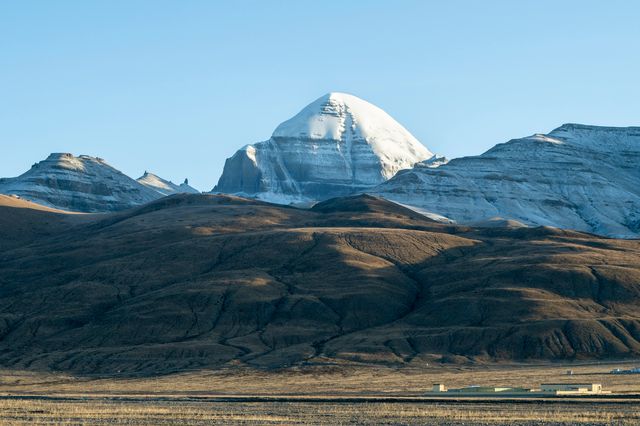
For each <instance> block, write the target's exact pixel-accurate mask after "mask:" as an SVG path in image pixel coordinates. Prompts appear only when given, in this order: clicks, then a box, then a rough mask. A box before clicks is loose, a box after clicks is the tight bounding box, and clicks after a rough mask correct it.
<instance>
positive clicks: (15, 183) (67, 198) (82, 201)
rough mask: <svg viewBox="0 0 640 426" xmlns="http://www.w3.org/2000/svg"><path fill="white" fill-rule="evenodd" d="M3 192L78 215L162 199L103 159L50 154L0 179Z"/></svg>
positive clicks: (159, 195)
mask: <svg viewBox="0 0 640 426" xmlns="http://www.w3.org/2000/svg"><path fill="white" fill-rule="evenodd" d="M0 193H1V194H7V195H18V196H20V197H21V198H24V199H25V200H28V201H32V202H35V203H38V204H42V205H45V206H50V207H55V208H59V209H63V210H71V211H78V212H105V211H115V210H122V209H126V208H130V207H132V206H137V205H140V204H144V203H147V202H149V201H153V200H155V199H157V198H160V197H161V196H162V195H161V194H160V193H159V192H157V191H155V190H153V189H150V188H148V187H146V186H144V185H141V184H139V183H138V182H136V181H135V180H134V179H131V178H130V177H128V176H127V175H125V174H124V173H122V172H120V171H119V170H116V169H114V168H113V167H111V166H110V165H109V164H107V163H106V162H105V161H104V160H103V159H101V158H96V157H90V156H88V155H81V156H79V157H75V156H73V155H72V154H67V153H54V154H51V155H49V157H47V159H46V160H43V161H40V162H38V163H36V164H34V165H33V166H32V167H31V169H30V170H28V171H27V172H25V173H23V174H22V175H20V176H18V177H15V178H4V179H0Z"/></svg>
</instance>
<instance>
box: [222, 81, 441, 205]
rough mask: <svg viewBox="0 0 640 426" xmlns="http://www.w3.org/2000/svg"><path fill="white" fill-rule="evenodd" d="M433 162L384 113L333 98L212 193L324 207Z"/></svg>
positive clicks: (241, 159)
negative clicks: (315, 202)
mask: <svg viewBox="0 0 640 426" xmlns="http://www.w3.org/2000/svg"><path fill="white" fill-rule="evenodd" d="M432 156H433V154H431V153H430V152H429V151H428V150H427V149H426V148H425V147H424V146H423V145H422V144H420V142H418V140H416V139H415V138H414V137H413V136H412V135H411V134H410V133H409V132H408V131H407V130H406V129H405V128H404V127H402V126H401V125H400V124H399V123H398V122H396V121H395V120H394V119H393V118H391V117H390V116H389V115H388V114H387V113H385V112H384V111H382V110H381V109H380V108H378V107H376V106H374V105H371V104H370V103H368V102H365V101H363V100H362V99H359V98H357V97H355V96H352V95H347V94H344V93H329V94H327V95H325V96H322V97H321V98H319V99H317V100H316V101H314V102H312V103H311V104H309V105H308V106H307V107H305V108H304V109H303V110H302V111H300V112H299V113H298V114H297V115H296V116H294V117H293V118H291V119H290V120H287V121H285V122H284V123H282V124H280V125H279V126H278V127H277V128H276V130H275V131H274V132H273V135H272V136H271V138H270V139H269V140H268V141H266V142H260V143H257V144H253V145H247V146H245V147H243V148H242V149H240V150H239V151H238V152H236V153H235V154H234V155H233V156H232V157H231V158H229V159H228V160H227V161H226V163H225V167H224V171H223V173H222V176H221V177H220V180H219V182H218V184H217V185H216V187H215V188H214V189H213V191H215V192H225V193H237V194H245V195H251V196H257V197H258V198H261V199H266V200H272V201H277V202H284V203H287V202H289V201H308V200H323V199H327V198H331V197H334V196H339V195H347V194H350V193H352V192H354V191H357V190H362V189H365V188H369V187H371V186H374V185H377V184H379V183H381V182H384V181H385V180H387V179H389V178H390V177H392V176H393V175H394V174H395V173H396V172H397V171H398V170H401V169H406V168H409V167H411V166H412V165H413V164H415V163H417V162H419V161H422V160H425V159H427V158H430V157H432Z"/></svg>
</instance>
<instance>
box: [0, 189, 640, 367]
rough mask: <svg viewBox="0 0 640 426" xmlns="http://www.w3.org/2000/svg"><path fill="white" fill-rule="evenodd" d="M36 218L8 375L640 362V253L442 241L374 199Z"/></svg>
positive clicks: (500, 235)
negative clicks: (452, 362) (447, 362)
mask: <svg viewBox="0 0 640 426" xmlns="http://www.w3.org/2000/svg"><path fill="white" fill-rule="evenodd" d="M18 207H19V208H18ZM28 208H29V206H28V205H24V204H22V205H16V201H15V199H10V198H8V197H4V198H2V197H0V290H1V291H0V367H2V368H12V369H25V368H28V369H42V370H45V371H48V370H50V369H55V370H58V371H61V370H62V371H72V372H78V373H110V372H116V371H123V372H128V373H168V372H173V371H176V370H182V369H197V368H215V367H220V366H225V365H227V366H237V365H252V366H260V367H283V366H291V365H300V364H304V363H316V364H317V363H319V364H322V363H328V364H329V365H335V364H336V363H339V364H345V363H347V362H349V361H355V362H358V363H360V364H361V363H383V364H386V365H398V366H399V365H406V364H414V365H416V366H424V364H425V362H429V363H431V362H438V361H439V360H441V359H442V358H443V357H444V359H463V360H465V361H468V360H471V361H473V360H480V361H491V360H540V359H544V360H549V359H556V360H558V359H565V360H567V359H569V360H574V359H585V358H591V359H602V358H607V357H608V358H612V359H621V358H625V357H628V358H634V359H637V357H638V356H640V286H639V285H638V283H640V264H639V263H638V259H639V258H640V241H634V240H615V239H608V238H601V237H597V236H593V235H589V234H582V233H578V232H573V231H562V230H558V229H552V228H526V227H512V226H507V227H500V226H498V227H487V228H482V229H473V228H470V227H465V226H460V225H450V224H441V223H437V222H434V221H431V220H428V219H426V218H424V217H422V216H420V215H419V214H417V213H415V212H413V211H411V210H408V209H405V208H403V207H401V206H398V205H397V204H394V203H391V202H388V201H386V200H384V199H379V198H374V197H369V196H359V197H349V198H343V199H337V200H328V201H326V202H323V203H319V204H318V205H316V206H315V207H314V208H312V209H309V210H304V209H294V208H290V207H286V206H278V205H273V204H268V203H264V202H261V201H258V200H255V199H253V200H248V199H242V198H237V197H232V196H221V195H217V196H216V195H191V194H179V195H173V196H169V197H164V198H162V199H160V200H157V201H154V202H152V203H149V204H147V205H145V206H141V207H137V208H135V209H131V210H127V211H124V212H117V213H110V214H106V215H77V214H64V213H61V212H59V211H48V210H46V209H38V210H33V211H30V212H28V214H27V213H25V212H23V211H22V210H24V209H28ZM16 210H20V211H19V212H16ZM18 216H19V217H20V218H21V219H20V224H19V226H20V227H22V229H25V230H29V232H14V228H15V226H16V225H15V223H16V222H15V220H14V219H15V218H16V217H18ZM3 218H8V220H3ZM176 218H180V220H176ZM45 224H46V226H45ZM7 235H10V236H12V238H13V241H12V243H11V244H9V245H4V242H5V239H6V236H7Z"/></svg>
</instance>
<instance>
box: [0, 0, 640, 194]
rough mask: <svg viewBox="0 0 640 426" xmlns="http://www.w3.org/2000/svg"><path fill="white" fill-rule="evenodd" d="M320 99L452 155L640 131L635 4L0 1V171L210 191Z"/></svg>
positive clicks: (638, 7)
mask: <svg viewBox="0 0 640 426" xmlns="http://www.w3.org/2000/svg"><path fill="white" fill-rule="evenodd" d="M330 91H342V92H348V93H352V94H354V95H357V96H359V97H361V98H363V99H366V100H368V101H370V102H372V103H374V104H376V105H378V106H379V107H381V108H382V109H384V110H386V111H387V112H388V113H389V114H391V115H392V116H393V117H394V118H396V119H397V120H398V121H399V122H400V123H402V124H403V125H404V126H405V127H406V128H407V129H409V130H410V131H411V132H412V133H413V134H414V135H415V136H416V137H417V138H418V139H419V140H421V141H422V142H423V143H424V144H425V145H426V146H427V147H428V148H429V149H430V150H431V151H434V152H437V153H439V154H444V155H446V156H448V157H451V158H452V157H458V156H463V155H474V154H480V153H482V152H483V151H485V150H486V149H488V148H490V147H491V146H493V145H494V144H496V143H499V142H504V141H506V140H508V139H511V138H515V137H521V136H526V135H529V134H532V133H536V132H548V131H550V130H552V129H553V128H555V127H557V126H559V125H560V124H562V123H565V122H579V123H587V124H600V125H613V126H629V125H640V2H637V1H633V0H628V1H611V0H609V1H585V0H581V1H569V0H567V1H562V0H554V1H544V0H536V1H513V0H505V1H489V0H483V1H471V0H469V1H455V0H453V1H427V0H422V1H420V0H418V1H403V0H396V1H392V0H388V1H374V0H367V1H365V0H361V1H357V0H351V1H345V0H342V1H327V0H323V1H304V0H296V1H294V0H291V1H275V0H274V1H267V0H256V1H238V0H233V1H232V0H229V1H226V2H222V1H213V0H210V1H189V0H182V1H178V0H173V1H163V0H149V1H143V0H120V1H119V0H103V1H98V0H91V1H85V0H78V1H65V0H56V1H51V0H43V1H31V0H19V1H1V0H0V147H1V148H2V149H1V150H0V176H5V177H6V176H16V175H18V174H20V173H22V172H24V171H26V170H27V169H28V168H29V167H30V166H31V164H33V163H34V162H36V161H39V160H41V159H43V158H45V157H46V156H47V155H48V154H49V153H50V152H71V153H74V154H76V155H78V154H89V155H94V156H100V157H103V158H105V159H106V160H107V161H108V162H109V163H110V164H112V165H113V166H115V167H116V168H118V169H120V170H122V171H123V172H125V173H127V174H128V175H130V176H132V177H134V178H136V177H138V176H139V175H141V174H142V173H143V171H144V170H145V169H146V170H149V171H153V172H155V173H157V174H159V175H160V176H162V177H164V178H166V179H171V180H173V181H174V182H177V181H181V180H182V179H184V178H185V177H189V178H190V181H191V183H192V184H193V185H194V186H196V187H197V188H198V189H201V190H210V189H211V188H212V187H213V186H214V184H215V183H216V182H217V180H218V177H219V176H220V173H221V171H222V166H223V165H224V160H225V158H226V157H228V156H230V155H232V154H233V152H234V151H235V150H236V149H238V148H239V147H241V146H243V145H245V144H247V143H252V142H257V141H261V140H266V139H268V138H269V136H270V135H271V132H272V131H273V130H274V128H275V127H276V126H277V125H278V124H279V123H280V122H282V121H284V120H286V119H288V118H289V117H291V116H292V115H294V114H295V113H297V112H298V111H299V110H300V109H301V108H302V107H304V106H305V105H306V104H308V103H310V102H311V101H313V100H314V99H316V98H318V97H319V96H321V95H323V94H324V93H327V92H330Z"/></svg>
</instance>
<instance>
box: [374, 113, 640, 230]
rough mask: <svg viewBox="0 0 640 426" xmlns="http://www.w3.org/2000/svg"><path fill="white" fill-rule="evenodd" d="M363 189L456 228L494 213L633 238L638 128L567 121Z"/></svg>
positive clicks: (639, 166) (639, 189)
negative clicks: (453, 223) (436, 216)
mask: <svg viewBox="0 0 640 426" xmlns="http://www.w3.org/2000/svg"><path fill="white" fill-rule="evenodd" d="M367 192H369V193H372V194H375V195H378V196H382V197H385V198H388V199H390V200H394V201H397V202H401V203H403V204H409V205H413V206H417V207H420V208H423V209H426V210H428V211H430V212H433V213H437V214H440V215H442V216H445V217H448V218H450V219H452V220H455V221H456V222H458V223H478V222H480V221H486V220H490V219H491V218H493V217H496V216H497V217H501V218H504V219H505V220H515V221H518V222H522V223H523V224H526V225H544V226H554V227H559V228H568V229H575V230H579V231H587V232H593V233H597V234H602V235H607V236H612V237H623V238H629V237H637V236H638V235H640V128H638V127H627V128H616V127H598V126H586V125H580V124H565V125H563V126H561V127H559V128H558V129H555V130H554V131H552V132H550V133H549V134H536V135H533V136H529V137H525V138H521V139H514V140H511V141H509V142H506V143H503V144H499V145H496V146H494V147H493V148H491V149H490V150H488V151H487V152H485V153H484V154H482V155H479V156H474V157H463V158H457V159H454V160H451V161H450V162H449V163H447V164H443V165H440V166H439V167H436V168H430V167H424V165H416V167H414V168H413V169H411V170H406V171H403V172H401V173H398V175H396V176H395V177H394V178H392V179H391V180H389V181H388V182H385V183H383V184H381V185H379V186H378V187H376V188H375V189H373V190H370V191H367Z"/></svg>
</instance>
